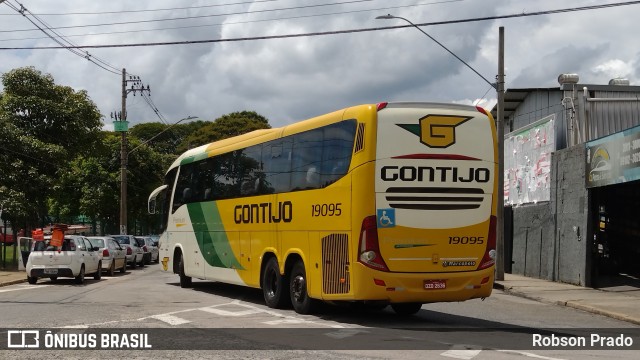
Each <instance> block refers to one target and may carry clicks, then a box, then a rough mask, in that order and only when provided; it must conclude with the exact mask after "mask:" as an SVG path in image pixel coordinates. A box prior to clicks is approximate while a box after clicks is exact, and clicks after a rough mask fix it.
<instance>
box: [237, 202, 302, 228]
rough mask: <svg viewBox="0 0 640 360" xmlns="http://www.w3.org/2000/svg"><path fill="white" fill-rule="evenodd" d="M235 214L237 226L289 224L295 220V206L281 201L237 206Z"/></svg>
mask: <svg viewBox="0 0 640 360" xmlns="http://www.w3.org/2000/svg"><path fill="white" fill-rule="evenodd" d="M233 214H234V216H233V220H234V221H235V223H236V224H258V223H263V224H264V223H267V224H270V223H279V222H286V223H288V222H291V220H292V219H293V204H292V203H291V201H280V202H278V203H277V204H271V203H266V202H265V203H259V204H246V205H236V207H235V208H234V209H233Z"/></svg>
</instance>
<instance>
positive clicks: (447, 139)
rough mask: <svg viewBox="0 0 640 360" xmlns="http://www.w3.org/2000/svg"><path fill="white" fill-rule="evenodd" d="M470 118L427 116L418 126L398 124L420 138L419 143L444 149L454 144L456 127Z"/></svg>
mask: <svg viewBox="0 0 640 360" xmlns="http://www.w3.org/2000/svg"><path fill="white" fill-rule="evenodd" d="M470 119H472V117H464V116H450V115H427V116H425V117H423V118H421V119H420V123H419V124H398V126H400V127H401V128H403V129H405V130H407V131H409V132H410V133H412V134H415V135H418V136H420V142H421V143H423V144H425V145H427V146H428V147H432V148H446V147H449V146H451V145H453V144H455V143H456V129H455V128H456V126H458V125H460V124H462V123H464V122H466V121H468V120H470Z"/></svg>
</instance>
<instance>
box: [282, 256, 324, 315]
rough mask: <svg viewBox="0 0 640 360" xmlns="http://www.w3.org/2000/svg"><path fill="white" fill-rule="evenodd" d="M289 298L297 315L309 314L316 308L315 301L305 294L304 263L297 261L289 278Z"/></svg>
mask: <svg viewBox="0 0 640 360" xmlns="http://www.w3.org/2000/svg"><path fill="white" fill-rule="evenodd" d="M289 296H290V297H291V304H292V305H293V309H294V310H295V311H296V312H297V313H298V314H311V313H312V312H313V311H314V310H315V308H316V306H317V302H318V301H317V300H315V299H312V298H310V297H309V293H308V292H307V275H306V272H305V269H304V263H303V262H302V261H300V260H298V261H297V262H296V263H295V265H293V268H292V269H291V274H290V276H289Z"/></svg>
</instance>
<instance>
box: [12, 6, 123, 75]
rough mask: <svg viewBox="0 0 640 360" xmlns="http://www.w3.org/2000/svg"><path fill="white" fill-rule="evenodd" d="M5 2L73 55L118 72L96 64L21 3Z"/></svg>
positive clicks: (104, 68)
mask: <svg viewBox="0 0 640 360" xmlns="http://www.w3.org/2000/svg"><path fill="white" fill-rule="evenodd" d="M6 4H7V6H9V7H10V8H11V9H13V10H15V11H17V12H18V13H19V14H21V15H22V16H23V17H24V18H26V19H27V20H29V22H30V23H32V24H33V26H35V27H37V28H38V29H39V30H40V31H42V32H43V33H45V34H46V35H47V36H48V37H49V38H51V39H52V40H53V41H55V42H56V43H57V44H59V45H60V46H61V47H62V48H65V49H67V50H69V51H70V52H71V53H73V54H74V55H77V56H80V57H83V58H85V59H87V60H88V61H90V62H91V63H93V64H95V65H97V66H98V67H100V68H102V69H103V70H106V71H108V72H110V73H113V74H118V72H117V71H114V70H112V69H109V68H108V67H105V66H104V65H101V64H98V63H96V62H95V61H93V59H92V57H91V55H90V54H89V53H88V52H86V54H85V53H82V52H81V51H78V50H76V49H78V48H79V46H77V45H75V44H74V43H72V42H70V41H69V40H66V39H64V37H63V36H61V35H60V34H58V33H57V32H55V31H54V30H53V29H52V28H51V27H49V25H48V24H47V23H45V22H44V21H42V20H40V19H39V18H38V17H37V16H34V15H33V14H31V13H30V12H29V10H27V9H26V8H25V7H24V6H23V5H22V4H20V3H18V5H20V8H18V7H17V6H15V5H13V4H11V3H9V2H6ZM25 13H29V14H31V16H33V17H34V18H35V19H36V20H38V22H40V24H41V25H43V26H44V27H45V28H47V29H48V30H49V31H51V32H52V33H53V34H54V35H55V36H53V35H51V34H50V33H49V32H48V31H47V30H45V29H43V28H42V27H41V26H40V25H38V24H36V22H35V21H33V20H31V19H30V18H29V17H28V16H27V15H26V14H25ZM58 38H60V39H61V40H59V39H58ZM64 43H66V44H68V45H65V44H64ZM100 62H101V63H102V64H105V65H107V66H109V67H111V68H114V67H113V66H111V65H109V64H107V63H106V62H104V61H102V60H100ZM114 69H115V68H114Z"/></svg>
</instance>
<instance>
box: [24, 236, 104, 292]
mask: <svg viewBox="0 0 640 360" xmlns="http://www.w3.org/2000/svg"><path fill="white" fill-rule="evenodd" d="M50 240H51V239H50V238H49V239H47V238H45V240H44V241H35V242H34V243H33V248H32V249H31V253H30V254H29V259H28V260H27V266H26V270H27V280H28V281H29V284H35V283H36V282H37V281H38V278H41V277H48V278H50V279H51V281H56V280H57V279H58V277H72V278H75V279H76V283H78V284H82V283H84V276H85V275H86V274H93V278H94V279H96V280H100V277H101V275H102V255H101V253H100V252H99V251H98V249H97V248H94V247H93V246H92V245H91V242H90V241H89V240H88V239H87V238H85V237H84V236H78V235H65V237H64V241H63V243H62V246H59V247H54V246H51V245H49V242H50Z"/></svg>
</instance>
